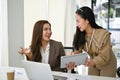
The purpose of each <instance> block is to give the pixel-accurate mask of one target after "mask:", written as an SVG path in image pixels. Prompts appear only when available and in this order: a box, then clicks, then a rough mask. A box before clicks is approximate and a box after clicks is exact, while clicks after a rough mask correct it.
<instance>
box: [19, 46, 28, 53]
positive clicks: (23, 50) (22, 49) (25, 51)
mask: <svg viewBox="0 0 120 80" xmlns="http://www.w3.org/2000/svg"><path fill="white" fill-rule="evenodd" d="M29 52H30V49H28V48H23V47H20V50H19V51H18V53H20V54H25V55H27V54H28V53H29Z"/></svg>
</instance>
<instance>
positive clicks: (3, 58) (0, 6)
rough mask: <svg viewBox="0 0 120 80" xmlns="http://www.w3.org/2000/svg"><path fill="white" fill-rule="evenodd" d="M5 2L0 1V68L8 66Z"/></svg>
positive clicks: (5, 0)
mask: <svg viewBox="0 0 120 80" xmlns="http://www.w3.org/2000/svg"><path fill="white" fill-rule="evenodd" d="M7 26H8V25H7V0H0V66H8V27H7Z"/></svg>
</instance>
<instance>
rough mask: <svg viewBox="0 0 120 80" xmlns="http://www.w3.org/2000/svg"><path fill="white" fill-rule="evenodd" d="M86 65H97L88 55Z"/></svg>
mask: <svg viewBox="0 0 120 80" xmlns="http://www.w3.org/2000/svg"><path fill="white" fill-rule="evenodd" d="M85 66H95V62H94V61H92V60H89V59H88V57H86V61H85Z"/></svg>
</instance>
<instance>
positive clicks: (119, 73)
mask: <svg viewBox="0 0 120 80" xmlns="http://www.w3.org/2000/svg"><path fill="white" fill-rule="evenodd" d="M117 75H118V77H120V67H118V68H117Z"/></svg>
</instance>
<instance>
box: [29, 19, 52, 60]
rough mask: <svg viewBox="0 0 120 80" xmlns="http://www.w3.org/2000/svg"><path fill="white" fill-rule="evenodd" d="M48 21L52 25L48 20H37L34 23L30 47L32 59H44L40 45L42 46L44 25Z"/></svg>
mask: <svg viewBox="0 0 120 80" xmlns="http://www.w3.org/2000/svg"><path fill="white" fill-rule="evenodd" d="M46 23H47V24H49V25H50V27H51V24H50V23H49V22H48V21H47V20H40V21H37V22H36V23H35V25H34V29H33V34H32V42H31V45H30V48H31V52H32V55H33V56H32V60H33V61H36V62H41V60H42V57H41V52H40V47H41V46H42V35H43V26H44V24H46Z"/></svg>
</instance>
